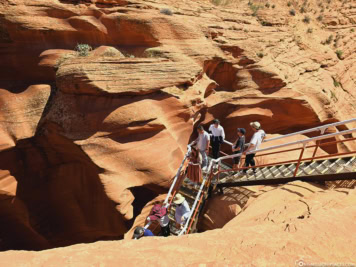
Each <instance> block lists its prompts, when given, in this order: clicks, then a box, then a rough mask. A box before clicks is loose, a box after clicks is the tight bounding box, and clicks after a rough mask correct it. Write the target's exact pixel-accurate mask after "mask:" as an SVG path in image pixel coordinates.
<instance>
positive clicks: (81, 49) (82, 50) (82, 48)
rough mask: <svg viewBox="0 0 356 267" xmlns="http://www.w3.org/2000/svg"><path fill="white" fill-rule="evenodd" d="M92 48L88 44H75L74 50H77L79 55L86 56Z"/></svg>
mask: <svg viewBox="0 0 356 267" xmlns="http://www.w3.org/2000/svg"><path fill="white" fill-rule="evenodd" d="M91 50H92V47H91V46H90V45H88V44H77V46H76V47H75V51H77V53H78V55H79V56H80V57H86V56H88V55H89V52H90V51H91Z"/></svg>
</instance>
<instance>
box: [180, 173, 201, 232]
mask: <svg viewBox="0 0 356 267" xmlns="http://www.w3.org/2000/svg"><path fill="white" fill-rule="evenodd" d="M207 177H208V175H207V176H206V177H204V179H203V182H202V183H201V185H200V188H199V192H198V194H197V196H196V198H195V200H194V203H193V206H192V208H191V210H190V214H189V217H188V219H187V221H186V223H185V225H184V228H183V229H182V230H181V231H180V233H179V234H178V236H181V235H182V234H184V233H185V231H186V230H187V227H188V225H189V222H190V219H191V217H192V215H193V212H194V210H195V208H196V206H197V203H198V199H199V198H200V195H201V193H202V191H203V188H204V186H205V183H206V181H207Z"/></svg>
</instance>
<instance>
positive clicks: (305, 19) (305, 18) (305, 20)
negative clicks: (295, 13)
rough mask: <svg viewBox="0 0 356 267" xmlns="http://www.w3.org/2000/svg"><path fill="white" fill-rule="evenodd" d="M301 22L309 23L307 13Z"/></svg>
mask: <svg viewBox="0 0 356 267" xmlns="http://www.w3.org/2000/svg"><path fill="white" fill-rule="evenodd" d="M303 22H304V23H307V24H308V23H310V17H309V16H308V15H307V16H304V19H303Z"/></svg>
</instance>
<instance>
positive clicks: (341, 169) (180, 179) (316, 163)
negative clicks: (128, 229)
mask: <svg viewBox="0 0 356 267" xmlns="http://www.w3.org/2000/svg"><path fill="white" fill-rule="evenodd" d="M348 123H356V118H354V119H351V120H347V121H343V122H336V123H332V124H327V125H322V126H320V127H315V128H311V129H308V130H304V131H300V132H295V133H292V134H287V135H284V136H280V137H275V138H270V139H267V140H264V143H266V142H269V141H274V140H278V139H284V138H286V137H290V136H294V135H301V134H306V133H312V132H320V135H318V136H316V137H313V138H307V139H305V140H301V141H295V142H290V143H285V142H284V143H283V142H281V143H282V144H281V145H277V146H270V147H267V148H264V149H258V150H254V151H249V152H248V153H255V154H256V153H257V155H256V157H262V156H263V157H266V156H268V155H272V154H274V155H275V154H278V153H280V154H282V155H281V156H280V158H285V157H286V156H285V154H284V155H283V153H285V152H290V151H296V150H300V155H299V158H297V159H288V160H287V161H281V162H275V163H268V164H260V165H256V166H255V167H254V168H251V167H248V168H245V167H240V168H238V169H235V170H234V169H232V168H231V165H229V164H228V163H227V162H226V160H230V159H232V158H234V157H239V156H241V157H242V159H241V161H243V157H244V156H245V155H242V154H241V153H240V154H234V155H227V154H223V153H222V154H223V155H225V156H223V157H220V158H218V159H211V158H209V162H210V163H209V167H208V169H207V172H205V173H203V181H202V183H201V185H200V187H199V188H194V187H192V186H190V185H189V184H187V183H185V182H184V178H185V175H182V173H185V168H186V167H187V165H186V159H187V158H188V156H189V155H190V151H191V147H190V146H189V145H188V151H187V153H186V155H185V157H184V159H183V161H182V164H181V165H180V167H179V169H178V172H177V174H176V176H175V178H174V180H173V182H172V185H171V187H170V189H169V192H168V194H167V197H166V199H165V201H164V205H165V206H166V207H167V208H168V210H169V215H168V216H169V219H170V220H171V224H170V226H171V233H172V235H183V234H189V233H194V232H196V231H197V229H196V226H197V222H198V219H199V216H200V215H201V213H202V211H203V207H204V204H205V202H206V200H207V198H208V196H209V194H210V193H211V191H212V190H214V189H216V188H218V189H220V191H222V190H223V188H224V187H235V186H249V185H267V184H283V183H288V182H290V181H293V180H302V181H306V182H325V181H340V180H355V179H356V150H351V151H350V149H349V150H348V151H347V152H343V153H334V154H328V155H323V156H316V152H317V150H318V149H319V147H322V146H330V145H336V144H340V143H341V144H343V145H344V143H346V142H353V143H352V144H351V146H350V147H352V148H355V147H356V145H355V140H356V137H353V133H355V132H356V128H353V129H350V130H344V131H340V132H336V133H331V134H325V135H324V133H325V131H326V129H328V128H330V127H338V126H340V125H345V124H348ZM344 128H346V127H345V126H343V129H344ZM329 140H334V141H331V142H330V141H329ZM321 141H328V142H326V143H325V142H324V143H321ZM225 143H226V144H228V145H229V146H231V145H232V144H231V143H230V142H227V141H225ZM311 143H312V145H309V144H311ZM295 145H301V146H300V147H297V148H292V149H287V150H280V149H284V148H286V147H290V146H293V147H295ZM309 148H313V149H314V153H313V156H312V157H309V158H303V155H304V152H305V151H306V149H309ZM276 150H278V151H277V152H276ZM271 151H272V152H271ZM264 152H267V153H265V154H261V153H264ZM182 169H183V172H182ZM243 171H246V172H247V173H246V174H245V175H241V176H240V175H235V173H237V172H239V173H242V172H243ZM353 182H354V181H352V184H356V183H353ZM177 193H180V194H182V195H183V196H184V197H185V199H186V200H187V202H188V204H189V206H190V208H191V213H190V216H189V218H188V219H187V221H186V223H185V225H184V227H183V229H176V228H175V218H174V217H175V216H174V215H175V207H174V205H172V200H173V197H174V196H175V194H177ZM149 225H150V223H148V224H147V225H146V226H145V227H146V228H147V227H149Z"/></svg>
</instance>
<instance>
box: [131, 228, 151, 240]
mask: <svg viewBox="0 0 356 267" xmlns="http://www.w3.org/2000/svg"><path fill="white" fill-rule="evenodd" d="M143 236H154V234H153V233H152V232H151V231H150V230H148V229H145V228H143V227H141V226H137V227H136V229H135V231H134V234H133V239H140V238H141V237H143Z"/></svg>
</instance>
